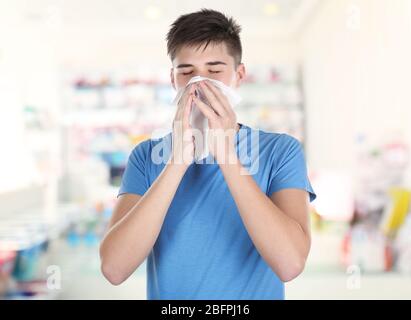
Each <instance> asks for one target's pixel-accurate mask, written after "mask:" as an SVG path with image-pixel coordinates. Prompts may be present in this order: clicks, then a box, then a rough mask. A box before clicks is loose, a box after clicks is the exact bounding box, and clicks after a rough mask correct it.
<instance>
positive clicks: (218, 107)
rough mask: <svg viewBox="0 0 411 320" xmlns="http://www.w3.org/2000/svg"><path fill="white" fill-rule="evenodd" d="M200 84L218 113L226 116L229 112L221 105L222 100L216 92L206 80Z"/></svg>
mask: <svg viewBox="0 0 411 320" xmlns="http://www.w3.org/2000/svg"><path fill="white" fill-rule="evenodd" d="M199 86H200V88H201V90H202V92H203V93H204V95H205V97H206V98H207V100H208V102H210V104H211V107H212V108H213V109H214V111H216V113H217V114H218V115H220V116H222V117H224V116H225V115H226V114H227V112H226V110H225V108H224V107H223V106H222V105H221V102H220V100H219V99H218V98H217V97H216V96H215V94H214V93H213V92H212V91H211V90H210V89H209V88H208V87H207V85H206V84H205V83H204V81H201V82H199Z"/></svg>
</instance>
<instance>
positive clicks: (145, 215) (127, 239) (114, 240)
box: [100, 164, 187, 284]
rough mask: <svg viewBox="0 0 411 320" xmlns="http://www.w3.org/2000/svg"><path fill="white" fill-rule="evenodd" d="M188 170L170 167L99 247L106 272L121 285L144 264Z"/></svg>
mask: <svg viewBox="0 0 411 320" xmlns="http://www.w3.org/2000/svg"><path fill="white" fill-rule="evenodd" d="M186 170H187V167H186V166H184V165H176V164H167V165H166V166H165V168H164V170H163V171H162V173H161V174H160V175H159V176H158V178H157V179H156V181H155V182H154V183H153V184H152V186H151V187H150V188H149V189H148V190H147V192H146V193H145V194H144V196H143V197H142V198H141V199H140V200H139V202H138V203H137V204H136V205H135V206H134V207H133V208H132V209H131V210H130V211H129V212H128V213H127V214H126V215H125V216H124V217H123V218H122V219H121V220H119V221H118V222H117V223H116V224H115V225H114V226H113V227H112V228H111V229H110V230H109V231H108V232H107V234H106V236H105V238H104V239H103V241H102V243H101V246H100V256H101V261H102V267H103V269H104V268H106V270H109V271H108V273H110V274H111V277H112V278H113V279H114V281H113V282H115V283H117V284H118V283H121V282H123V281H124V280H125V279H127V278H128V277H129V276H130V275H131V274H132V273H133V272H134V270H135V269H136V268H137V267H138V266H139V265H140V264H141V263H142V262H143V261H144V259H145V258H146V257H147V256H148V254H149V253H150V251H151V249H152V247H153V246H154V243H155V241H156V239H157V237H158V235H159V233H160V230H161V226H162V224H163V222H164V218H165V216H166V213H167V211H168V208H169V206H170V204H171V202H172V200H173V198H174V195H175V193H176V191H177V188H178V186H179V184H180V182H181V179H182V178H183V176H184V174H185V171H186Z"/></svg>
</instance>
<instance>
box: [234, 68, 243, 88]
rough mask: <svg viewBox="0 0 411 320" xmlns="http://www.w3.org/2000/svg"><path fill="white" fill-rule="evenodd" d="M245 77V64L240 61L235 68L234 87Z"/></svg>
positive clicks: (238, 85)
mask: <svg viewBox="0 0 411 320" xmlns="http://www.w3.org/2000/svg"><path fill="white" fill-rule="evenodd" d="M244 79H245V66H244V63H240V64H239V65H238V67H237V70H236V85H235V87H236V88H238V87H240V85H241V83H242V82H243V81H244Z"/></svg>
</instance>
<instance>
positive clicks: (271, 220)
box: [220, 159, 310, 281]
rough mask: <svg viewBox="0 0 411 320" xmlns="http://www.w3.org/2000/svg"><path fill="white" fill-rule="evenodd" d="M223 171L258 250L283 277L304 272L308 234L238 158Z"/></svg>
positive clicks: (222, 167) (223, 166)
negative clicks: (258, 183) (277, 203)
mask: <svg viewBox="0 0 411 320" xmlns="http://www.w3.org/2000/svg"><path fill="white" fill-rule="evenodd" d="M220 168H221V171H222V173H223V175H224V178H225V180H226V182H227V185H228V187H229V189H230V192H231V194H232V196H233V198H234V201H235V203H236V205H237V208H238V210H239V213H240V215H241V218H242V220H243V223H244V225H245V228H246V229H247V232H248V234H249V235H250V238H251V239H252V241H253V243H254V245H255V246H256V248H257V250H258V252H259V253H260V254H261V256H262V257H263V258H264V260H265V261H266V262H267V264H268V265H269V266H270V267H271V268H272V269H273V270H274V271H275V272H276V273H277V275H278V276H279V277H280V278H281V279H282V280H283V281H289V280H291V279H292V278H294V277H295V276H296V275H297V274H298V273H300V272H301V270H302V268H303V266H304V263H305V259H306V257H307V255H308V252H309V248H310V239H309V236H308V235H306V234H305V232H304V231H303V229H302V228H301V226H300V225H299V224H298V223H297V221H295V220H294V219H292V218H290V217H289V216H287V215H286V214H285V213H284V212H282V211H281V210H280V209H279V208H278V207H277V206H276V205H275V204H274V203H273V202H272V201H271V199H270V198H269V197H267V195H266V194H265V193H263V192H262V191H261V189H260V188H259V186H258V185H257V183H256V182H255V181H254V179H253V178H252V176H251V175H242V174H240V173H241V170H246V169H245V168H244V167H243V166H242V165H241V163H240V162H239V160H238V159H236V161H235V164H221V165H220Z"/></svg>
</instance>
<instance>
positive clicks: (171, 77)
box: [170, 67, 176, 90]
mask: <svg viewBox="0 0 411 320" xmlns="http://www.w3.org/2000/svg"><path fill="white" fill-rule="evenodd" d="M170 80H171V85H172V86H173V88H174V90H176V84H175V82H174V68H173V67H171V70H170Z"/></svg>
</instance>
